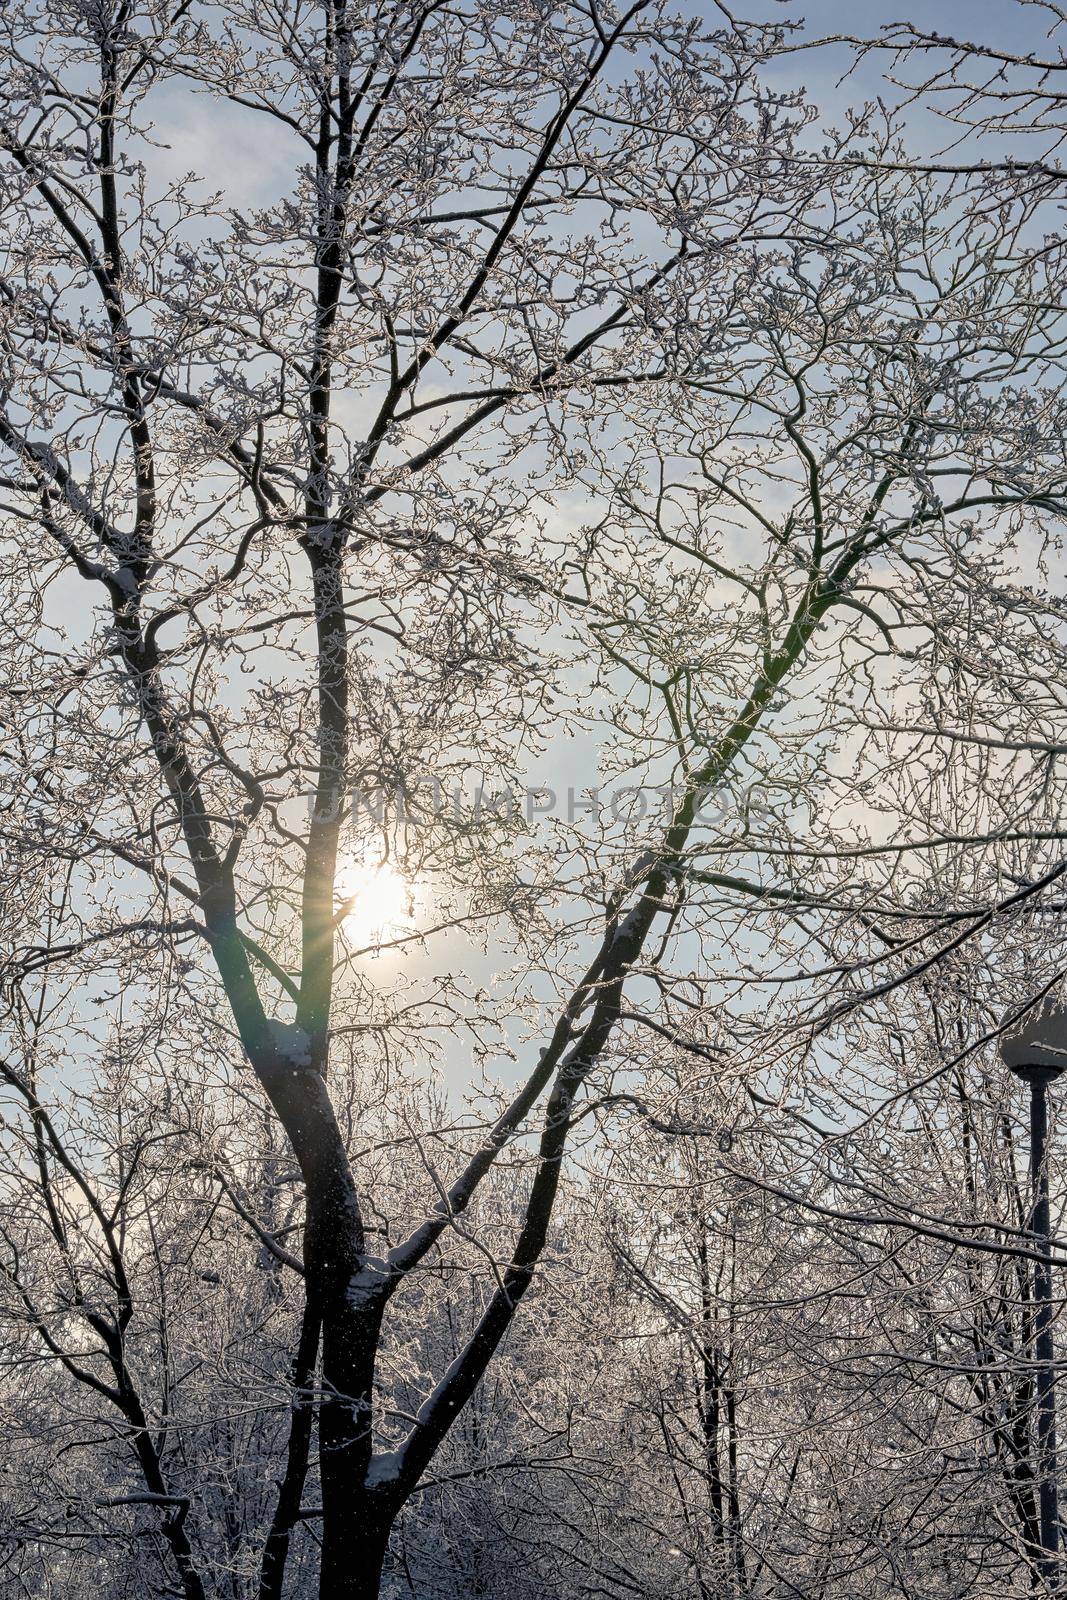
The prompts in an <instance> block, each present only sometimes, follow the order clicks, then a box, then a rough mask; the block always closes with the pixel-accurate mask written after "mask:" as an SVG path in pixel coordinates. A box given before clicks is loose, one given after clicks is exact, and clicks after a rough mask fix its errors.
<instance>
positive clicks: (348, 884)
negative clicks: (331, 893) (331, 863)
mask: <svg viewBox="0 0 1067 1600" xmlns="http://www.w3.org/2000/svg"><path fill="white" fill-rule="evenodd" d="M337 897H338V900H339V901H340V907H339V909H340V911H341V914H342V921H343V924H344V929H345V933H346V934H347V936H348V939H349V942H350V943H351V944H353V945H357V946H359V947H364V946H368V945H378V944H382V943H384V942H387V941H388V940H389V939H393V938H396V936H397V935H398V934H399V933H402V932H403V930H404V929H405V928H406V927H407V926H408V924H409V923H410V922H411V918H412V886H411V884H410V883H409V882H408V881H407V879H406V878H404V877H403V876H402V875H401V874H400V873H399V872H398V871H397V870H396V868H395V867H394V866H393V865H392V863H391V862H388V861H382V862H378V863H375V862H372V861H346V862H342V863H340V865H339V866H338V870H337Z"/></svg>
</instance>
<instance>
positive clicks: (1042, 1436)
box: [1002, 1040, 1064, 1593]
mask: <svg viewBox="0 0 1067 1600" xmlns="http://www.w3.org/2000/svg"><path fill="white" fill-rule="evenodd" d="M1014 1044H1016V1041H1014V1040H1012V1041H1010V1042H1009V1043H1008V1044H1005V1045H1002V1053H1003V1055H1004V1057H1005V1060H1006V1062H1007V1065H1008V1066H1009V1067H1010V1068H1011V1070H1012V1072H1013V1073H1014V1074H1015V1076H1016V1077H1017V1078H1021V1079H1022V1081H1023V1082H1024V1083H1026V1084H1028V1085H1029V1088H1030V1216H1029V1219H1028V1227H1029V1232H1030V1236H1031V1238H1032V1240H1033V1245H1034V1251H1035V1254H1036V1255H1037V1257H1038V1258H1039V1259H1037V1260H1035V1262H1034V1271H1033V1359H1034V1377H1035V1385H1034V1386H1035V1390H1036V1393H1035V1401H1036V1404H1035V1430H1034V1432H1035V1441H1034V1442H1035V1445H1036V1452H1035V1453H1036V1457H1037V1461H1036V1466H1037V1495H1038V1500H1037V1503H1038V1518H1039V1523H1040V1540H1041V1555H1040V1558H1039V1560H1040V1567H1041V1572H1042V1576H1043V1577H1044V1579H1045V1583H1046V1585H1047V1587H1048V1589H1049V1591H1050V1592H1052V1593H1056V1592H1058V1579H1059V1552H1060V1516H1059V1486H1058V1482H1057V1477H1056V1370H1055V1364H1054V1363H1055V1348H1054V1345H1053V1337H1052V1267H1051V1264H1050V1262H1049V1260H1048V1256H1049V1248H1050V1239H1049V1234H1050V1221H1049V1191H1048V1086H1049V1084H1050V1083H1052V1082H1054V1080H1055V1079H1056V1078H1058V1077H1059V1075H1060V1073H1061V1072H1063V1071H1064V1067H1063V1066H1060V1065H1053V1064H1051V1062H1050V1060H1049V1053H1048V1052H1047V1051H1046V1050H1045V1049H1042V1048H1040V1047H1037V1048H1033V1047H1031V1049H1030V1050H1029V1051H1027V1052H1026V1054H1028V1055H1030V1057H1031V1059H1029V1060H1027V1059H1025V1058H1023V1059H1018V1058H1017V1055H1018V1051H1017V1050H1015V1051H1013V1050H1012V1049H1011V1045H1014ZM1052 1048H1053V1049H1055V1047H1054V1046H1053V1047H1052ZM1042 1056H1044V1057H1045V1060H1041V1059H1040V1058H1041V1057H1042ZM1013 1057H1016V1058H1015V1059H1013ZM1035 1057H1036V1058H1037V1059H1034V1058H1035Z"/></svg>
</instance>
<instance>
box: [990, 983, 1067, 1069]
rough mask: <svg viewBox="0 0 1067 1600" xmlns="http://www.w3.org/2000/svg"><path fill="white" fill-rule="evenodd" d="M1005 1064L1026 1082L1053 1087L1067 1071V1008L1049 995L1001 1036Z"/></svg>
mask: <svg viewBox="0 0 1067 1600" xmlns="http://www.w3.org/2000/svg"><path fill="white" fill-rule="evenodd" d="M1000 1054H1001V1059H1002V1060H1003V1062H1004V1065H1005V1066H1006V1067H1007V1068H1008V1069H1009V1071H1011V1072H1014V1074H1015V1076H1016V1077H1017V1078H1022V1079H1023V1081H1024V1082H1025V1083H1030V1084H1033V1083H1041V1084H1046V1085H1047V1084H1050V1083H1052V1082H1054V1080H1055V1079H1056V1078H1058V1077H1059V1075H1060V1073H1061V1072H1064V1071H1067V1005H1064V1004H1062V1003H1061V1002H1060V1001H1058V1000H1053V999H1052V998H1051V997H1050V996H1046V997H1045V999H1044V1000H1043V1001H1042V1002H1041V1004H1040V1005H1038V1006H1034V1008H1033V1009H1032V1010H1031V1011H1028V1012H1027V1013H1026V1015H1025V1016H1024V1017H1022V1018H1020V1020H1019V1022H1018V1023H1017V1024H1015V1025H1014V1026H1012V1027H1011V1028H1010V1029H1009V1030H1008V1031H1007V1032H1005V1033H1002V1034H1001V1036H1000Z"/></svg>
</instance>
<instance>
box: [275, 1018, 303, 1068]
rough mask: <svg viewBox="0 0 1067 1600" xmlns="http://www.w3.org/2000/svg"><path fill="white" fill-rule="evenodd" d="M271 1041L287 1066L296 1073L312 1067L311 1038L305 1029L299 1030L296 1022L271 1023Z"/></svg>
mask: <svg viewBox="0 0 1067 1600" xmlns="http://www.w3.org/2000/svg"><path fill="white" fill-rule="evenodd" d="M268 1027H269V1029H270V1040H271V1043H272V1044H273V1046H274V1048H275V1050H277V1052H278V1054H279V1055H280V1056H281V1058H282V1060H283V1061H284V1063H285V1065H286V1066H288V1067H291V1068H292V1069H293V1071H294V1072H298V1071H300V1069H301V1068H303V1067H310V1065H311V1038H310V1035H309V1034H308V1033H307V1032H306V1030H305V1029H304V1028H298V1027H297V1025H296V1023H295V1022H278V1021H276V1020H274V1021H271V1022H270V1023H269V1024H268Z"/></svg>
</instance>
